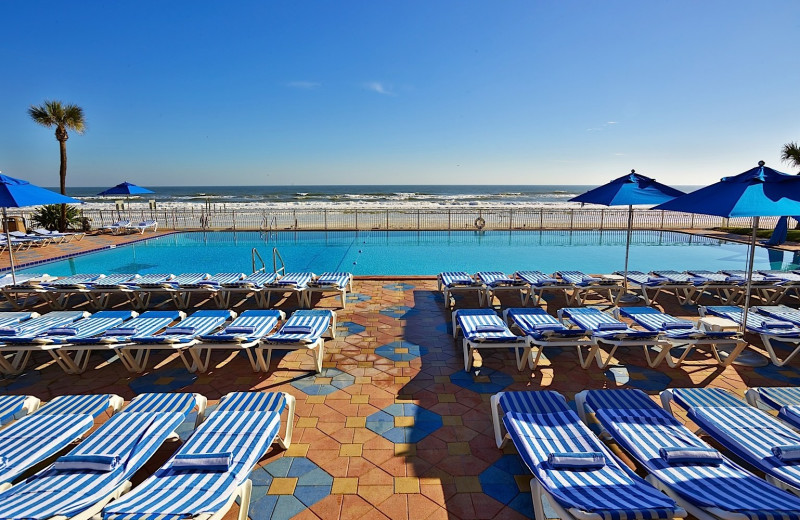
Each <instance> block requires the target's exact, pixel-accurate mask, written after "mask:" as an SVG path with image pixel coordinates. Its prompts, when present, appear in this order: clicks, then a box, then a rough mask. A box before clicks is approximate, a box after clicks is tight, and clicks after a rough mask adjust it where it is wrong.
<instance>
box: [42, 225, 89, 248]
mask: <svg viewBox="0 0 800 520" xmlns="http://www.w3.org/2000/svg"><path fill="white" fill-rule="evenodd" d="M31 233H34V234H36V235H39V236H42V237H45V238H50V239H52V240H53V241H55V242H56V243H57V244H58V243H60V242H72V240H73V239H75V241H76V242H80V241H81V240H83V237H85V236H86V233H82V232H79V233H59V232H58V231H51V230H49V229H45V228H34V229H31Z"/></svg>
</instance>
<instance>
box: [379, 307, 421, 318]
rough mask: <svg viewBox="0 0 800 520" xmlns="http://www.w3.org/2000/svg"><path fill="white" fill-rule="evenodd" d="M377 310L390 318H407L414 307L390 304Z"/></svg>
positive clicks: (411, 313)
mask: <svg viewBox="0 0 800 520" xmlns="http://www.w3.org/2000/svg"><path fill="white" fill-rule="evenodd" d="M378 312H380V313H381V314H383V315H384V316H389V317H390V318H397V319H398V320H404V319H407V318H408V316H409V315H413V313H414V309H413V308H412V307H409V306H408V305H391V306H389V307H384V308H383V309H381V310H380V311H378Z"/></svg>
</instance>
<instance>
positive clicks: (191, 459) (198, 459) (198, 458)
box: [170, 452, 231, 471]
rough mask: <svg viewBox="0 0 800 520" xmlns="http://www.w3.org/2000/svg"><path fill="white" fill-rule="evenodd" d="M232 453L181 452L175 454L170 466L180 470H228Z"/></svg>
mask: <svg viewBox="0 0 800 520" xmlns="http://www.w3.org/2000/svg"><path fill="white" fill-rule="evenodd" d="M230 465H231V453H230V452H221V453H179V454H177V455H175V457H173V459H172V463H171V464H170V468H172V469H177V470H180V471H191V470H202V471H228V469H229V468H230Z"/></svg>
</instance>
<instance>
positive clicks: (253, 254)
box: [250, 247, 286, 275]
mask: <svg viewBox="0 0 800 520" xmlns="http://www.w3.org/2000/svg"><path fill="white" fill-rule="evenodd" d="M256 260H258V261H259V262H260V263H261V267H259V268H258V269H257V270H256ZM250 261H251V265H252V268H253V271H252V272H254V273H266V272H267V264H266V262H264V258H262V256H261V253H259V252H258V249H256V248H255V247H254V248H253V250H252V251H250ZM279 262H280V267H278V263H279ZM272 272H273V273H275V274H280V275H284V274H286V263H285V262H284V261H283V257H282V256H281V254H280V252H279V251H278V248H277V247H273V248H272Z"/></svg>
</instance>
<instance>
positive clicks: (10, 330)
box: [0, 327, 17, 336]
mask: <svg viewBox="0 0 800 520" xmlns="http://www.w3.org/2000/svg"><path fill="white" fill-rule="evenodd" d="M16 335H17V329H15V328H14V327H0V336H16Z"/></svg>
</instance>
